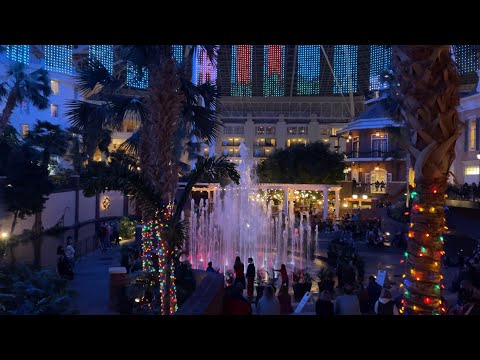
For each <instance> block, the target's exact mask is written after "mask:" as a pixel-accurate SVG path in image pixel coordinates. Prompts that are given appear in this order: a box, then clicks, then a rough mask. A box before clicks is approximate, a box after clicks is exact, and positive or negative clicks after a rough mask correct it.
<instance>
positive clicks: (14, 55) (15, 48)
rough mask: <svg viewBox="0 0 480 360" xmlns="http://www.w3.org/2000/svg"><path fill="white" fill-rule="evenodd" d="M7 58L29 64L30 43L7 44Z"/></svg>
mask: <svg viewBox="0 0 480 360" xmlns="http://www.w3.org/2000/svg"><path fill="white" fill-rule="evenodd" d="M7 58H8V59H10V60H12V61H16V62H19V63H22V64H25V65H29V64H30V45H7Z"/></svg>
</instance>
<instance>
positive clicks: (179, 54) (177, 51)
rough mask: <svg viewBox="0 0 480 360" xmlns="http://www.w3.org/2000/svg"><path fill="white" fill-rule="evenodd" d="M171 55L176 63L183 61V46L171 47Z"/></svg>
mask: <svg viewBox="0 0 480 360" xmlns="http://www.w3.org/2000/svg"><path fill="white" fill-rule="evenodd" d="M172 53H173V58H174V59H175V61H176V62H179V63H181V62H182V61H183V45H172Z"/></svg>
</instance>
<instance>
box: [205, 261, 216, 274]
mask: <svg viewBox="0 0 480 360" xmlns="http://www.w3.org/2000/svg"><path fill="white" fill-rule="evenodd" d="M205 271H206V272H215V269H214V268H213V266H212V262H211V261H209V262H208V267H207V269H206V270H205Z"/></svg>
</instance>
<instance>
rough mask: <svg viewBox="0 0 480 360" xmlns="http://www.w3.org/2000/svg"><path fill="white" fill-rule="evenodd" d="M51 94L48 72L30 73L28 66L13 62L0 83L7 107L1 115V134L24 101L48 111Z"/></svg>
mask: <svg viewBox="0 0 480 360" xmlns="http://www.w3.org/2000/svg"><path fill="white" fill-rule="evenodd" d="M51 93H52V89H51V87H50V77H49V76H48V71H46V70H45V69H37V70H34V71H32V72H28V71H27V67H26V65H24V64H22V63H18V62H12V64H11V65H10V67H9V69H8V70H7V73H6V78H5V79H4V80H3V82H2V83H0V99H1V100H4V101H5V107H4V108H3V111H2V113H1V115H0V134H2V133H3V130H4V129H5V127H6V126H7V124H8V123H9V121H10V117H11V116H12V113H13V110H14V109H15V107H16V106H18V105H21V104H22V102H23V101H30V102H31V103H32V105H33V106H35V107H36V108H38V109H40V110H43V109H46V108H47V107H48V104H49V102H48V97H49V96H50V94H51Z"/></svg>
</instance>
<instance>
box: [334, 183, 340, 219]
mask: <svg viewBox="0 0 480 360" xmlns="http://www.w3.org/2000/svg"><path fill="white" fill-rule="evenodd" d="M335 218H336V219H337V220H338V219H340V189H339V188H336V189H335Z"/></svg>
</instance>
